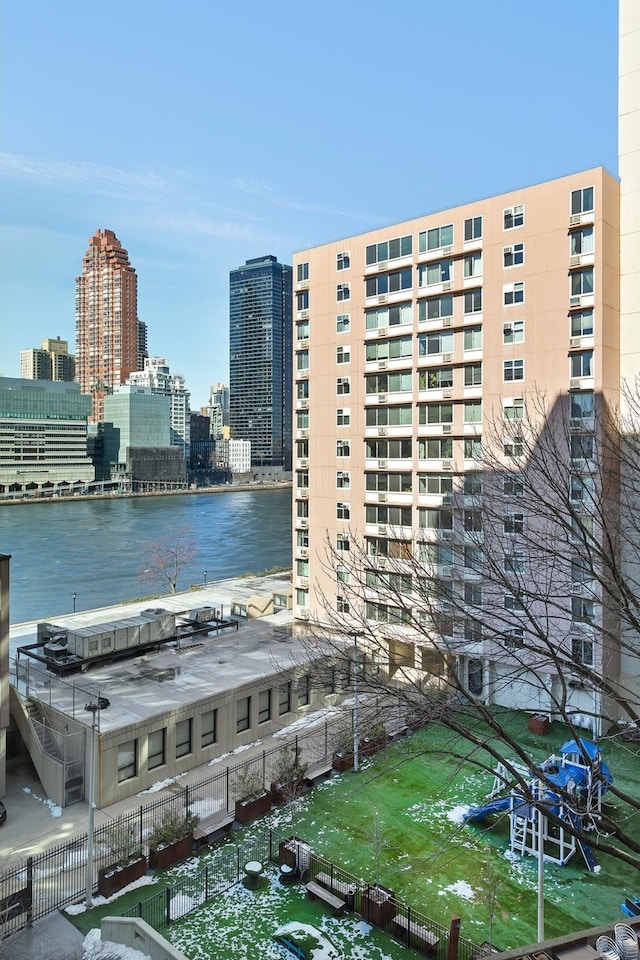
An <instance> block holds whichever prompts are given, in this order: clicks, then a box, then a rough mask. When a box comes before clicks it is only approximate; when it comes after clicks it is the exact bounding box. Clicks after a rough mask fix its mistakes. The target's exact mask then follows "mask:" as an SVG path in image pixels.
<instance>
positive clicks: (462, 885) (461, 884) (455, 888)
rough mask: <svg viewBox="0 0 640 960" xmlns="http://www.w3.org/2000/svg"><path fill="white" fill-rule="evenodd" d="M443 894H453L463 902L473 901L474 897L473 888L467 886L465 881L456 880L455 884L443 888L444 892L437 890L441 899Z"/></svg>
mask: <svg viewBox="0 0 640 960" xmlns="http://www.w3.org/2000/svg"><path fill="white" fill-rule="evenodd" d="M445 893H455V895H456V896H457V897H462V899H463V900H473V898H474V896H475V894H474V892H473V888H472V887H471V886H469V884H468V883H467V881H466V880H456V882H455V883H452V884H451V885H450V886H448V887H445V888H444V890H438V896H439V897H443V896H444V895H445Z"/></svg>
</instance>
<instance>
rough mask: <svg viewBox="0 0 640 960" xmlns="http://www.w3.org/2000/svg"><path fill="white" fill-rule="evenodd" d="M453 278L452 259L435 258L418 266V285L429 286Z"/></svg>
mask: <svg viewBox="0 0 640 960" xmlns="http://www.w3.org/2000/svg"><path fill="white" fill-rule="evenodd" d="M448 280H453V260H436V261H435V262H434V263H426V264H424V265H423V266H420V267H418V286H419V287H429V286H431V285H432V284H435V283H446V282H447V281H448Z"/></svg>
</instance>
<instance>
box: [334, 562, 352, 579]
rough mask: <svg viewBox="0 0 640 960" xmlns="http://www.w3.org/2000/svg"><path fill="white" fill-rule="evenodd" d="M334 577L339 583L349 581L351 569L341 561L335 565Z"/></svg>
mask: <svg viewBox="0 0 640 960" xmlns="http://www.w3.org/2000/svg"><path fill="white" fill-rule="evenodd" d="M336 579H337V580H338V582H339V583H349V580H350V579H351V571H350V570H349V568H348V567H345V566H344V564H342V563H339V564H337V566H336Z"/></svg>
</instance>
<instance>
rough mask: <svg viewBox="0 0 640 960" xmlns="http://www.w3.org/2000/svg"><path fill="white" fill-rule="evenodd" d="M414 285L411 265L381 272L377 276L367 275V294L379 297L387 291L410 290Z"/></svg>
mask: <svg viewBox="0 0 640 960" xmlns="http://www.w3.org/2000/svg"><path fill="white" fill-rule="evenodd" d="M412 286H413V271H412V270H411V267H407V268H406V269H404V270H396V271H394V272H393V273H381V274H378V276H375V277H367V279H366V283H365V296H367V297H379V296H381V295H382V294H385V293H398V291H400V290H410V289H411V287H412Z"/></svg>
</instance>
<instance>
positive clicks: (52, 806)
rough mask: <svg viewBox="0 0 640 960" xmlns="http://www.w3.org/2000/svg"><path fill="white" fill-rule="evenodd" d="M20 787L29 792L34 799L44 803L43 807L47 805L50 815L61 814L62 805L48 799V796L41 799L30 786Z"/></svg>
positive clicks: (58, 815)
mask: <svg viewBox="0 0 640 960" xmlns="http://www.w3.org/2000/svg"><path fill="white" fill-rule="evenodd" d="M22 789H23V791H24V793H28V794H30V795H31V796H32V797H33V799H34V800H38V801H39V803H42V804H44V806H45V807H49V811H50V813H51V816H52V817H61V816H62V807H61V806H59V804H57V803H54V802H53V800H49V798H48V797H46V798H45V799H44V800H43V799H42V797H39V796H38V794H37V793H34V792H33V790H32V789H31V787H23V788H22Z"/></svg>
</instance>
